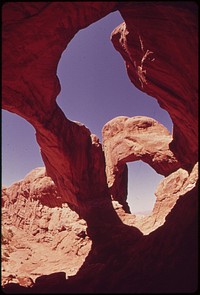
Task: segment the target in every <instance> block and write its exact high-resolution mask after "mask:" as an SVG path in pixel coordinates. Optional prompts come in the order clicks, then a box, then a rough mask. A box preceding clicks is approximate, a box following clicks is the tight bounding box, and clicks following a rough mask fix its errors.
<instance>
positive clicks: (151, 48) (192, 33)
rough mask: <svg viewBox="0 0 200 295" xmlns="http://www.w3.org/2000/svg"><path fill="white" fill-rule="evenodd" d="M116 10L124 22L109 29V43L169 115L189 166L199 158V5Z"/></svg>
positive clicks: (178, 151) (177, 149) (175, 145)
mask: <svg viewBox="0 0 200 295" xmlns="http://www.w3.org/2000/svg"><path fill="white" fill-rule="evenodd" d="M120 12H121V15H122V17H123V19H124V21H125V22H124V23H123V24H122V25H120V26H119V27H117V28H116V29H115V30H114V31H113V33H112V37H111V38H112V42H113V45H114V47H115V48H116V50H118V51H119V52H120V53H121V55H122V56H123V58H124V60H125V62H126V69H127V73H128V75H129V78H130V80H131V81H132V83H133V84H134V85H135V86H136V87H137V88H139V89H140V90H142V91H144V92H146V93H147V94H149V95H150V96H153V97H155V98H156V99H157V100H158V103H159V104H160V106H161V107H162V108H164V109H165V110H166V111H167V112H168V113H169V114H170V117H171V119H172V121H173V124H174V128H173V141H172V143H171V149H172V151H173V152H174V154H175V155H176V158H177V159H179V161H180V162H181V163H182V165H183V168H185V169H186V170H191V169H192V167H193V166H194V164H195V163H196V161H197V160H198V147H197V146H198V144H197V142H198V84H197V83H198V45H197V44H198V34H197V14H198V7H197V4H196V3H195V2H188V1H187V2H181V3H180V2H174V3H172V2H151V1H150V2H145V3H143V4H142V5H141V3H139V2H138V3H130V4H127V5H125V6H123V7H121V8H120ZM158 16H159V17H158Z"/></svg>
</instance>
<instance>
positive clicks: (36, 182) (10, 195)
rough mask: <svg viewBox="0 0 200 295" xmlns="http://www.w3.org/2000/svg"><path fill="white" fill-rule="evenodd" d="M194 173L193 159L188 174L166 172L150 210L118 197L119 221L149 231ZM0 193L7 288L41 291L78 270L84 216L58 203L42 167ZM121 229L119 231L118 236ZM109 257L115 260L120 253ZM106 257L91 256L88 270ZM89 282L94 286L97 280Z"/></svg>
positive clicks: (84, 247)
mask: <svg viewBox="0 0 200 295" xmlns="http://www.w3.org/2000/svg"><path fill="white" fill-rule="evenodd" d="M197 179H198V165H197V164H196V165H195V166H194V169H193V170H192V172H191V173H190V174H188V172H187V171H186V170H183V169H178V170H177V171H176V172H174V173H171V174H170V175H169V176H167V177H166V178H165V179H164V180H163V181H162V182H161V183H160V185H159V187H158V189H157V192H156V196H157V200H156V203H155V206H154V209H153V211H152V213H151V214H150V215H149V216H140V215H132V214H127V213H125V211H124V210H123V208H122V205H120V204H119V203H118V202H117V201H113V202H112V204H113V207H114V209H115V211H116V213H117V215H118V216H119V218H120V219H121V220H122V222H123V223H124V224H126V225H127V226H130V228H131V227H132V228H133V227H136V228H138V229H139V230H140V231H141V232H142V233H143V234H144V235H148V234H150V233H151V232H152V231H155V230H156V229H157V228H158V227H160V226H161V225H163V224H164V223H165V220H166V218H167V215H168V214H169V213H170V211H171V210H172V209H173V208H174V206H175V204H176V202H177V201H178V199H179V197H182V196H184V195H185V194H186V193H187V192H189V191H191V190H192V189H193V188H194V187H195V185H196V182H197ZM2 197H3V201H4V206H3V208H2V225H3V228H2V286H3V287H4V288H5V289H7V288H8V284H10V283H12V284H18V285H20V286H23V287H26V288H30V287H34V290H37V288H39V290H40V291H41V288H42V286H43V287H44V288H45V289H46V290H48V286H49V285H50V286H52V285H54V284H56V285H57V284H62V285H63V286H65V284H66V283H67V282H66V279H69V278H70V277H71V276H73V275H75V274H76V273H77V272H78V270H79V268H80V267H81V266H82V264H83V262H84V260H85V259H87V256H88V255H89V253H90V251H91V249H92V248H91V246H92V241H91V239H90V238H89V237H88V235H87V229H86V222H85V221H84V220H83V219H80V218H79V216H78V214H76V213H75V212H74V211H72V210H71V209H70V208H69V207H68V206H67V204H66V203H62V204H61V203H60V199H61V198H60V196H59V194H58V192H57V189H56V186H55V184H54V183H53V181H52V180H51V178H50V177H48V176H47V175H46V172H45V168H44V167H41V168H36V169H34V170H33V171H31V172H30V173H29V174H28V175H27V176H26V177H25V178H24V179H23V180H22V181H20V182H18V183H14V184H13V185H11V186H10V187H8V188H6V187H4V188H3V189H2ZM53 200H54V202H52V201H53ZM120 235H121V234H120V232H119V233H118V236H119V239H120ZM125 239H127V237H126V236H125ZM101 250H102V249H101ZM127 250H128V251H130V249H127ZM101 255H102V253H101ZM95 259H97V258H95ZM113 259H114V261H115V262H114V264H116V265H117V264H118V263H119V259H120V257H115V258H114V257H113ZM107 263H108V264H109V260H108V262H107V261H104V263H103V264H102V263H101V264H100V265H99V263H98V264H97V265H96V264H95V265H94V262H93V263H92V265H93V266H91V265H89V271H90V268H91V267H93V268H94V267H95V269H96V270H97V272H99V271H100V275H101V276H102V273H101V272H102V271H104V269H105V268H107V267H108V265H107ZM61 270H62V271H63V272H60V271H61ZM86 271H88V265H87V268H86ZM90 285H91V283H90ZM91 288H92V289H93V288H96V283H94V285H91ZM54 290H55V289H54Z"/></svg>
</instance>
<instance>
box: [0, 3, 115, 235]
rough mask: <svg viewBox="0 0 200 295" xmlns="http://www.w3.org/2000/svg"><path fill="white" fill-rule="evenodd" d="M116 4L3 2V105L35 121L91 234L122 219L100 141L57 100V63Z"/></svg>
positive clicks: (52, 170)
mask: <svg viewBox="0 0 200 295" xmlns="http://www.w3.org/2000/svg"><path fill="white" fill-rule="evenodd" d="M114 10H116V3H115V2H109V3H104V2H97V3H93V2H84V3H76V2H66V3H65V2H63V3H61V2H58V3H57V2H55V3H49V2H47V3H45V2H43V3H35V2H31V3H21V2H20V3H6V4H4V6H3V61H4V62H3V68H2V69H3V85H2V86H3V87H2V88H3V89H2V96H3V101H2V106H3V108H4V109H6V110H8V111H11V112H14V113H16V114H18V115H20V116H22V117H23V118H25V119H26V120H27V121H28V122H30V123H31V124H32V125H33V126H34V128H35V129H36V138H37V141H38V144H39V145H40V148H41V154H42V158H43V160H44V163H45V166H46V169H47V174H48V175H49V176H51V178H52V179H53V181H54V182H55V184H56V186H57V188H58V191H59V193H60V195H61V196H62V198H63V202H68V203H69V204H70V205H71V206H73V208H74V210H76V212H77V213H79V214H80V215H81V216H82V217H84V218H85V219H86V220H87V223H88V226H89V227H90V235H92V234H93V235H95V232H96V231H97V230H95V227H96V228H101V231H102V232H103V231H104V230H103V229H104V228H107V227H110V226H111V224H113V228H115V226H117V224H120V220H119V219H118V218H117V215H116V214H115V211H114V210H113V207H112V203H111V199H110V196H109V192H108V188H107V183H106V175H105V163H104V155H103V152H102V148H101V144H100V143H98V140H97V139H96V137H95V136H92V135H91V134H90V131H89V130H88V129H87V128H86V127H85V126H84V125H82V124H79V123H77V122H72V121H69V120H68V119H67V118H66V117H65V115H64V114H63V112H62V111H61V109H60V108H59V107H58V105H57V104H56V97H57V95H58V93H59V91H60V85H59V81H58V78H57V76H56V69H57V65H58V62H59V59H60V56H61V54H62V52H63V51H64V50H65V48H66V47H67V44H68V43H69V42H70V40H71V39H72V38H73V37H74V35H75V33H76V32H77V31H78V30H80V29H82V28H84V27H87V26H88V25H89V24H91V23H92V22H94V21H97V20H99V19H100V18H102V17H104V16H105V15H106V14H108V13H110V12H112V11H114ZM72 19H73V21H72ZM33 28H34V29H33ZM103 212H104V213H103ZM105 212H107V213H105ZM102 215H103V216H104V218H103V219H102ZM114 224H115V226H114ZM105 231H106V230H105ZM98 235H99V234H98Z"/></svg>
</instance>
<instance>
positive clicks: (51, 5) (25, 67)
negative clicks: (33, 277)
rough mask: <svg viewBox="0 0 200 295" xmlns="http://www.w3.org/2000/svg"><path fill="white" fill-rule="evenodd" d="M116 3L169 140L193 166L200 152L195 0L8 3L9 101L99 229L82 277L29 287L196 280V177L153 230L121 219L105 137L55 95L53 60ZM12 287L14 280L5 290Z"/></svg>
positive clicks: (66, 192)
mask: <svg viewBox="0 0 200 295" xmlns="http://www.w3.org/2000/svg"><path fill="white" fill-rule="evenodd" d="M117 8H118V9H119V10H120V12H121V14H122V16H123V18H124V20H125V22H126V25H125V24H124V25H122V26H121V27H119V28H118V29H117V30H115V32H114V34H113V42H114V45H115V47H116V48H117V49H119V51H120V52H121V53H122V55H123V57H124V58H125V60H126V64H127V70H128V74H129V76H130V78H131V80H132V81H133V83H134V84H135V85H136V86H137V87H138V88H139V89H141V90H142V91H146V92H147V93H148V94H150V95H152V96H154V97H156V98H157V99H158V101H159V103H160V105H161V107H163V108H165V109H166V110H167V111H168V112H169V114H170V116H171V118H172V121H173V123H174V131H173V142H172V144H171V148H173V152H174V154H175V155H176V157H177V158H178V159H179V161H180V162H181V164H182V165H183V166H184V168H185V169H186V170H188V171H190V170H192V168H193V166H194V164H195V163H196V161H197V150H198V145H197V110H198V105H197V81H198V79H197V64H198V63H197V50H198V48H197V7H196V4H195V2H166V3H165V2H156V3H155V2H145V3H140V2H125V3H119V5H118V6H117V4H116V2H109V3H105V2H48V3H45V2H42V3H36V2H23V3H22V2H16V3H14V2H10V3H9V2H8V3H6V4H4V6H3V28H2V29H3V30H2V32H3V58H2V61H3V72H2V74H3V83H2V86H3V87H2V97H3V101H2V106H3V108H4V109H6V110H8V111H11V112H14V113H16V114H18V115H20V116H22V117H23V118H25V119H26V120H27V121H29V122H30V123H31V124H32V125H33V126H34V128H35V129H36V136H37V141H38V143H39V145H40V147H41V152H42V156H43V159H44V162H45V166H46V168H47V173H48V175H50V176H51V177H52V179H53V181H54V182H55V184H56V185H57V188H58V191H59V194H60V195H61V196H62V198H63V201H66V202H68V203H69V204H71V205H73V206H74V209H76V211H79V212H80V215H81V216H83V217H84V218H85V219H86V220H87V223H88V226H89V233H90V235H91V237H92V238H93V244H92V249H91V251H90V253H89V254H88V257H87V259H86V260H85V262H84V265H83V266H82V268H81V269H80V271H79V272H78V274H77V275H76V276H75V277H72V278H71V279H69V280H67V282H64V283H62V284H61V283H60V282H58V283H57V284H54V283H53V284H52V285H51V284H50V283H49V282H48V284H47V285H45V286H41V285H38V286H37V287H35V286H33V287H32V288H27V289H29V291H28V292H29V293H31V292H32V293H34V292H38V293H41V291H42V292H43V293H45V292H46V293H49V292H54V293H59V292H62V293H63V292H66V293H67V292H68V293H70V291H72V292H75V293H76V292H77V291H78V292H85V293H88V292H90V293H95V292H96V293H99V292H101V291H103V292H104V293H106V292H107V293H110V292H111V293H112V292H116V291H117V292H122V293H124V292H125V293H126V292H128V293H142V292H150V293H159V292H161V293H163V292H165V293H166V292H178V293H185V292H187V293H191V292H194V291H196V289H197V225H198V220H197V186H195V187H194V188H192V190H190V191H189V192H187V193H184V192H183V193H184V195H182V196H181V197H179V199H178V201H177V203H176V206H174V207H173V209H172V211H171V212H170V213H169V214H168V216H167V218H166V222H165V224H164V225H163V226H161V227H160V228H159V229H157V230H155V231H154V232H153V233H151V234H149V235H148V236H143V235H142V234H141V232H140V231H139V230H137V229H136V228H134V227H128V226H125V225H123V224H122V222H121V221H120V219H119V218H118V217H117V214H116V213H115V211H114V209H113V207H112V204H111V200H110V196H109V191H108V187H107V183H106V175H105V163H104V155H103V152H102V149H101V145H100V143H98V141H97V140H95V137H93V136H91V134H90V132H89V130H88V129H87V128H86V127H84V126H80V125H79V124H77V123H75V122H71V121H69V120H68V119H66V118H65V116H64V114H63V112H62V111H61V110H60V108H59V107H58V106H57V104H56V102H55V99H56V96H57V94H58V93H59V91H60V86H59V82H58V79H57V77H56V68H57V64H58V61H59V58H60V56H61V54H62V52H63V50H64V49H65V48H66V46H67V44H68V42H69V41H70V40H71V38H73V36H74V35H75V33H76V32H77V31H78V30H79V29H82V28H85V27H86V26H88V25H89V24H91V23H93V22H94V21H96V20H98V19H100V18H102V17H103V16H105V15H107V14H108V13H110V12H112V11H114V10H116V9H117ZM80 163H81V164H80ZM97 176H98V177H97ZM16 197H17V198H18V196H16ZM98 238H99V239H98ZM53 271H54V270H53ZM19 287H20V288H19ZM12 288H15V286H12V285H11V286H9V284H8V289H6V288H5V292H8V293H9V292H10V291H11V289H12ZM17 288H18V293H23V292H25V293H27V290H26V288H24V287H22V286H18V287H17ZM16 290H17V289H16ZM16 290H15V291H16ZM11 293H13V292H12V291H11Z"/></svg>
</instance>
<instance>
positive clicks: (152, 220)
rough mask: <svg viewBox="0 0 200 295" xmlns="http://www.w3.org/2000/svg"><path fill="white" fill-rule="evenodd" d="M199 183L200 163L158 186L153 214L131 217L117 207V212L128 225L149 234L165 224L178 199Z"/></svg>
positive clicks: (165, 179)
mask: <svg viewBox="0 0 200 295" xmlns="http://www.w3.org/2000/svg"><path fill="white" fill-rule="evenodd" d="M197 181H198V163H197V164H196V165H195V166H194V168H193V169H192V172H191V173H190V174H188V172H187V171H186V170H184V169H182V168H180V169H178V170H177V171H175V172H173V173H171V174H170V175H169V176H167V177H165V178H164V179H163V180H162V181H161V182H160V183H159V185H158V187H157V189H156V192H155V196H156V201H155V205H154V208H153V210H152V213H151V214H150V215H148V216H144V215H142V216H140V215H130V214H127V213H125V212H124V211H123V210H122V208H121V207H122V206H120V205H119V204H116V205H115V208H116V212H117V214H118V215H119V217H120V218H121V220H122V221H123V223H125V224H127V225H132V226H135V227H137V228H138V229H139V230H141V232H142V233H143V234H145V235H146V234H149V233H151V232H152V231H154V230H155V229H157V228H158V227H160V226H161V225H163V224H164V223H165V220H166V218H167V215H168V214H169V213H170V212H171V211H172V209H173V208H174V206H175V205H176V203H177V201H178V199H179V198H180V197H182V196H184V195H185V194H186V193H187V192H189V191H191V190H192V189H193V188H194V187H195V186H196V185H197Z"/></svg>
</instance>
